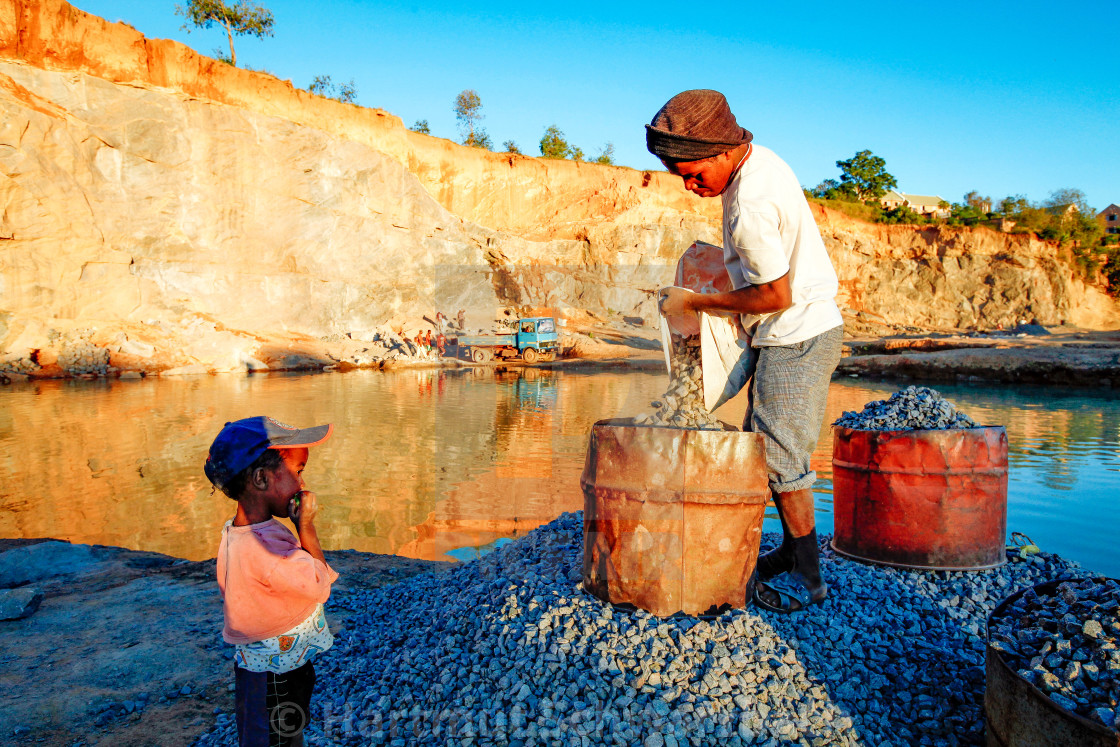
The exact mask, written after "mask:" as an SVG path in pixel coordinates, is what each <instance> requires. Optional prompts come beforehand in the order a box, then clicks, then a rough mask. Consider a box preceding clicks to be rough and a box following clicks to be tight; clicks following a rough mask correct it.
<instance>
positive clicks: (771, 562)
mask: <svg viewBox="0 0 1120 747" xmlns="http://www.w3.org/2000/svg"><path fill="white" fill-rule="evenodd" d="M755 567H756V568H757V569H758V580H759V581H769V580H770V579H772V578H774V577H776V576H780V575H782V574H783V573H789V572H790V571H792V570H793V537H791V536H790V534H789V530H788V529H786V525H785V522H784V521H783V522H782V544H780V545H778V547H777V548H775V549H773V550H770V551H769V552H764V553H762V554H761V555H759V556H758V563H757V564H756V566H755Z"/></svg>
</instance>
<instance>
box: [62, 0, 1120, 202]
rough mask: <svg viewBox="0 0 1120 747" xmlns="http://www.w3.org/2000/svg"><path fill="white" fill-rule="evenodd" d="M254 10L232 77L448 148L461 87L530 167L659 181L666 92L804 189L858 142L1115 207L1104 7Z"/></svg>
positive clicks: (650, 5) (986, 182) (943, 187)
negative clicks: (531, 159) (720, 98)
mask: <svg viewBox="0 0 1120 747" xmlns="http://www.w3.org/2000/svg"><path fill="white" fill-rule="evenodd" d="M74 4H75V5H76V6H77V7H79V8H81V9H82V10H85V11H88V12H91V13H95V14H97V15H100V16H102V17H104V18H106V19H108V20H110V21H118V20H121V21H126V22H128V23H130V24H132V25H133V26H135V27H136V28H137V29H138V30H140V31H141V32H143V33H144V34H146V35H147V36H150V37H160V38H171V39H176V40H178V41H182V42H183V43H185V44H187V45H189V46H191V47H193V48H194V49H197V50H198V51H200V52H203V53H205V54H211V53H212V52H213V50H214V49H215V48H218V47H224V46H225V44H226V40H225V34H224V32H222V31H220V30H219V29H217V28H214V29H211V30H194V31H192V32H191V33H189V34H188V33H187V32H185V31H183V30H182V28H181V27H182V23H183V19H182V18H181V17H179V16H176V15H175V14H174V9H175V3H174V2H172V1H168V0H76V1H74ZM266 5H268V7H270V8H271V9H272V11H273V13H274V14H275V17H276V28H275V36H273V37H271V38H266V39H263V40H257V39H253V38H246V37H243V38H239V39H236V40H235V45H236V47H237V54H238V62H239V63H240V64H241V65H242V66H248V67H253V68H257V69H265V70H268V71H269V72H271V73H273V74H275V75H277V76H278V77H280V78H284V79H289V80H291V81H292V82H293V83H294V84H295V85H296V86H298V87H301V88H303V87H307V85H308V84H309V83H310V82H311V80H312V78H313V77H315V76H316V75H329V76H331V78H332V80H333V81H334V82H335V83H340V82H346V81H350V80H353V81H354V84H355V86H356V87H357V90H358V103H360V104H361V105H363V106H370V107H379V108H382V109H385V110H387V111H390V112H392V113H393V114H396V115H398V116H399V117H401V119H403V120H404V122H405V124H406V125H411V124H412V123H413V122H415V121H416V120H419V119H426V120H427V121H428V122H429V124H430V126H431V129H432V134H433V135H437V136H439V137H448V138H452V139H460V135H459V132H458V130H457V128H456V121H455V115H454V113H453V111H452V108H453V103H454V100H455V97H456V95H457V94H458V93H459V92H460V91H462V90H464V89H467V88H471V89H474V90H476V91H477V92H478V94H479V96H480V97H481V100H482V112H483V114H484V115H485V119H484V120H483V122H482V125H483V127H484V128H485V129H486V130H487V132H488V133H489V134H490V137H491V139H492V140H493V142H494V143H495V145H496V146H498V145H500V144H501V143H503V142H504V141H506V140H513V141H514V142H516V143H517V144H518V146H519V147H520V148H521V150H522V151H523V152H525V153H526V154H529V155H537V154H538V153H539V149H538V143H539V141H540V138H541V135H542V134H543V133H544V130H545V128H546V127H548V126H549V125H553V124H555V125H556V126H558V127H559V128H560V129H561V130H562V131H563V132H564V134H565V136H566V138H567V140H568V141H569V142H570V143H572V144H574V145H578V146H580V147H581V148H582V149H583V150H584V152H585V153H587V154H588V156H589V157H593V156H595V155H596V154H598V153H599V152H600V151H601V149H602V148H603V146H604V145H605V144H606V143H608V142H610V143H613V145H614V152H615V159H616V161H617V162H618V163H619V164H622V165H626V166H632V167H634V168H639V169H647V168H660V164H659V162H658V161H657V160H656V159H655V158H654V157H653V156H651V155H650V154H648V153H647V152H646V150H645V139H644V130H643V125H644V124H645V123H647V122H648V121H649V120H650V119H651V118H652V117H653V115H654V113H656V111H657V110H658V108H660V106H661V105H662V104H663V103H664V102H665V101H666V100H668V99H669V98H670V97H671V96H673V95H674V94H676V93H678V92H680V91H682V90H685V89H688V88H715V89H717V90H720V91H722V92H723V93H724V94H726V95H727V98H728V100H729V101H730V102H731V107H732V110H733V111H734V112H735V114H736V116H737V117H738V119H739V123H740V124H741V125H743V126H745V127H746V128H747V129H749V130H751V131H752V132H753V133H754V135H755V142H756V143H758V144H761V145H765V146H767V147H770V148H772V149H773V150H775V151H776V152H777V153H778V154H779V155H780V156H782V158H784V159H785V160H786V161H787V162H788V163H789V164H790V166H792V167H793V170H794V172H795V173H796V174H797V175H798V178H799V179H800V181H801V183H802V184H803V185H804V186H806V187H812V186H814V185H816V184H817V183H818V182H820V181H821V180H823V179H828V178H837V177H838V175H839V170H838V169H837V168H836V161H837V160H839V159H846V158H850V157H851V156H852V155H854V154H855V153H856V151H859V150H864V149H867V150H871V151H872V152H873V153H875V154H876V155H878V156H882V157H883V158H885V159H886V162H887V170H888V171H889V172H890V173H892V174H893V175H894V176H895V177H896V178H897V179H898V183H899V189H901V190H902V191H905V192H913V193H918V194H937V195H940V196H941V197H943V198H945V199H948V200H951V201H954V202H959V201H961V199H962V197H963V195H964V193H965V192H968V191H969V190H972V189H976V190H979V191H980V192H981V193H982V194H985V195H988V196H990V197H993V198H995V199H996V200H999V199H1000V198H1002V197H1004V196H1007V195H1016V194H1022V195H1025V196H1026V197H1027V198H1028V199H1030V200H1032V201H1036V202H1037V201H1042V200H1045V199H1046V198H1047V197H1049V195H1050V193H1051V192H1053V191H1054V190H1057V189H1061V188H1067V187H1072V188H1077V189H1081V190H1082V191H1083V192H1085V194H1086V196H1087V198H1088V202H1089V204H1090V205H1091V206H1093V207H1094V208H1095V209H1097V210H1101V209H1103V208H1104V207H1106V206H1107V205H1109V204H1110V203H1114V202H1115V203H1118V204H1120V95H1117V92H1116V90H1115V86H1116V85H1117V83H1116V81H1117V80H1118V77H1120V76H1118V74H1120V61H1118V59H1117V57H1116V56H1115V54H1114V52H1112V51H1110V50H1112V49H1113V48H1114V46H1115V44H1114V42H1110V41H1107V39H1108V38H1109V37H1111V38H1113V39H1115V33H1114V32H1110V31H1107V29H1108V28H1110V27H1112V26H1115V24H1117V23H1118V22H1120V9H1118V8H1117V6H1116V4H1115V3H1114V2H1110V3H1106V2H1081V3H1073V4H1070V5H1068V6H1055V5H1053V4H1047V5H1045V6H1044V5H1043V4H1042V3H1038V2H1020V3H1003V2H997V3H990V4H987V5H985V6H982V7H979V8H978V7H976V6H974V5H972V4H971V3H963V2H960V3H958V2H940V3H934V4H924V5H914V4H902V3H899V4H882V5H880V4H874V3H856V4H852V3H835V2H832V3H814V2H805V3H801V4H799V5H796V6H794V5H793V4H788V5H789V6H790V7H793V8H795V9H794V10H787V9H785V8H780V7H778V5H779V4H776V3H768V4H764V5H760V6H755V5H753V4H749V3H743V2H728V3H724V2H708V3H705V4H697V5H691V4H689V3H659V2H644V3H638V2H618V3H604V2H597V3H593V2H583V1H582V0H580V1H577V2H569V3H565V4H562V5H556V6H548V5H542V6H536V5H532V4H528V3H524V2H516V3H515V2H505V1H503V0H498V1H492V0H476V2H474V3H470V4H467V3H462V4H460V3H438V2H430V1H429V2H424V3H421V2H419V0H415V1H414V2H410V1H408V0H406V1H405V2H370V1H367V0H317V2H314V3H311V2H306V1H305V2H297V1H296V0H273V1H272V2H266ZM782 5H786V4H782Z"/></svg>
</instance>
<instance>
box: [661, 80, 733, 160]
mask: <svg viewBox="0 0 1120 747" xmlns="http://www.w3.org/2000/svg"><path fill="white" fill-rule="evenodd" d="M753 138H754V135H752V134H751V133H750V131H749V130H745V129H743V128H742V127H740V126H739V123H738V122H736V121H735V115H734V114H732V113H731V107H729V106H728V105H727V99H726V98H725V97H724V95H723V94H722V93H720V92H719V91H710V90H706V89H697V90H693V91H685V92H684V93H678V94H677V95H676V96H674V97H673V98H671V99H669V101H668V102H666V104H665V106H663V107H661V110H660V111H659V112H657V114H656V115H655V116H654V118H653V121H652V122H650V123H649V124H648V125H646V148H648V149H649V152H650V153H652V154H654V155H655V156H657V157H658V158H661V159H667V160H671V161H699V160H701V159H703V158H711V157H712V156H718V155H719V154H721V153H726V152H727V151H729V150H732V149H733V148H736V147H738V146H740V145H743V144H744V143H749V142H750V141H751V140H752V139H753Z"/></svg>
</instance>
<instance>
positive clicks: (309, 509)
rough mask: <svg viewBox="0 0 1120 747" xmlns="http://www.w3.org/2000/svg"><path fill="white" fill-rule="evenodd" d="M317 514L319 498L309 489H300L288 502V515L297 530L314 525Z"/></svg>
mask: <svg viewBox="0 0 1120 747" xmlns="http://www.w3.org/2000/svg"><path fill="white" fill-rule="evenodd" d="M318 514H319V498H318V496H316V495H315V494H314V493H312V492H311V491H310V490H301V491H299V492H298V493H296V494H295V496H293V497H292V500H290V501H289V502H288V517H289V518H290V519H291V520H292V523H293V524H295V525H296V530H297V531H300V532H302V531H304V530H306V529H308V528H311V527H314V526H315V517H316V516H318Z"/></svg>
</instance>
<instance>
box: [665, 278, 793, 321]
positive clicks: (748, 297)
mask: <svg viewBox="0 0 1120 747" xmlns="http://www.w3.org/2000/svg"><path fill="white" fill-rule="evenodd" d="M792 305H793V292H792V290H791V289H790V286H789V273H786V274H785V275H782V276H781V277H780V278H778V279H777V280H772V281H771V282H769V283H763V284H762V285H748V286H747V287H746V288H740V289H739V290H733V291H728V292H726V293H693V292H692V291H689V290H686V289H684V288H662V289H661V313H662V314H665V315H666V316H674V315H677V314H684V313H687V312H690V311H693V312H695V311H704V312H707V313H709V314H719V313H731V314H771V313H773V312H775V311H784V310H785V309H788V308H789V307H790V306H792Z"/></svg>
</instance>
